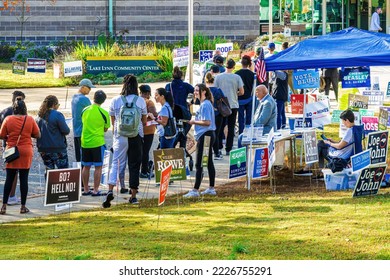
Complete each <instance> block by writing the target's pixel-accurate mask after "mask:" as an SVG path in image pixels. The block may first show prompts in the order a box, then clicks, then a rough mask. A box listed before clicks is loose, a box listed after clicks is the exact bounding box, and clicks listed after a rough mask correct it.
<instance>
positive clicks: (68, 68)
mask: <svg viewBox="0 0 390 280" xmlns="http://www.w3.org/2000/svg"><path fill="white" fill-rule="evenodd" d="M80 75H83V62H82V61H81V60H78V61H69V62H64V77H72V76H80Z"/></svg>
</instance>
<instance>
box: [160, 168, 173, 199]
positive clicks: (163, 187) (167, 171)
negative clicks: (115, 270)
mask: <svg viewBox="0 0 390 280" xmlns="http://www.w3.org/2000/svg"><path fill="white" fill-rule="evenodd" d="M171 174H172V165H168V166H167V167H166V168H164V169H163V170H162V171H161V179H160V193H159V196H158V206H160V205H161V204H163V203H164V202H165V197H166V196H167V192H168V187H169V180H170V178H171Z"/></svg>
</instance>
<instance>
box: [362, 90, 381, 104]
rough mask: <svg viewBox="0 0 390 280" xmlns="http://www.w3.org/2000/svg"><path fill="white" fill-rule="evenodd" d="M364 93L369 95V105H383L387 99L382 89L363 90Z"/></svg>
mask: <svg viewBox="0 0 390 280" xmlns="http://www.w3.org/2000/svg"><path fill="white" fill-rule="evenodd" d="M362 95H364V96H368V105H375V106H378V105H379V106H381V105H383V100H384V99H385V93H384V92H383V91H380V90H363V91H362Z"/></svg>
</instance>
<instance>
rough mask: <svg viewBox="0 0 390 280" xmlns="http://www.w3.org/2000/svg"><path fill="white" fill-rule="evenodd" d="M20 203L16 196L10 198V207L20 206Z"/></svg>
mask: <svg viewBox="0 0 390 280" xmlns="http://www.w3.org/2000/svg"><path fill="white" fill-rule="evenodd" d="M19 203H20V200H19V199H18V198H17V197H16V195H14V196H10V197H9V198H8V203H7V204H8V205H18V204H19Z"/></svg>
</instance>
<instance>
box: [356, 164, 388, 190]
mask: <svg viewBox="0 0 390 280" xmlns="http://www.w3.org/2000/svg"><path fill="white" fill-rule="evenodd" d="M385 172H386V165H381V166H376V167H368V168H365V169H363V170H362V172H361V173H360V176H359V180H358V181H357V182H356V186H355V189H354V191H353V195H352V197H360V196H367V195H376V194H378V191H379V189H380V187H381V183H382V180H383V177H384V175H385Z"/></svg>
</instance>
